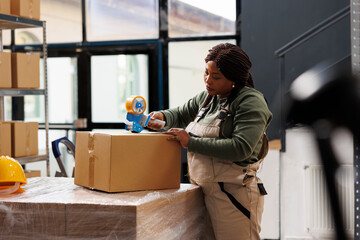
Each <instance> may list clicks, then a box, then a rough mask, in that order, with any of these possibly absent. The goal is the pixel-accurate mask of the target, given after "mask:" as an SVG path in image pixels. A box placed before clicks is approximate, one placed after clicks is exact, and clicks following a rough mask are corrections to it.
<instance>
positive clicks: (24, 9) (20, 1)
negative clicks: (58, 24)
mask: <svg viewBox="0 0 360 240" xmlns="http://www.w3.org/2000/svg"><path fill="white" fill-rule="evenodd" d="M11 14H12V15H16V16H20V17H26V18H32V19H37V20H40V0H11Z"/></svg>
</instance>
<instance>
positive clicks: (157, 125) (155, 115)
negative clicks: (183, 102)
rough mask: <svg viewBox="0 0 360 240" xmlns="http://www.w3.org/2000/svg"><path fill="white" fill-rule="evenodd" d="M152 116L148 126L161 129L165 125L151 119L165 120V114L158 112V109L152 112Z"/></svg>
mask: <svg viewBox="0 0 360 240" xmlns="http://www.w3.org/2000/svg"><path fill="white" fill-rule="evenodd" d="M150 117H151V118H150V121H149V123H148V125H147V127H148V128H150V129H153V130H159V129H161V128H162V127H163V126H162V125H161V124H160V123H157V122H151V120H155V119H158V120H161V121H164V120H165V117H164V114H162V113H161V112H157V111H156V112H151V113H150Z"/></svg>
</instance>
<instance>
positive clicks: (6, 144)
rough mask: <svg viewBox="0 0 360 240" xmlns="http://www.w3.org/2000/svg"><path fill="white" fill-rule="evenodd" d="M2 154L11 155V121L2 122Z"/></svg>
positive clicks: (0, 142) (0, 133)
mask: <svg viewBox="0 0 360 240" xmlns="http://www.w3.org/2000/svg"><path fill="white" fill-rule="evenodd" d="M0 155H4V156H11V125H10V123H0Z"/></svg>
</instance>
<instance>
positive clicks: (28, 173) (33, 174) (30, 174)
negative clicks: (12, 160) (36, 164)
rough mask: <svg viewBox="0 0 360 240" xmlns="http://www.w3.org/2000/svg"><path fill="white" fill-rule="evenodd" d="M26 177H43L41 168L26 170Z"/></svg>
mask: <svg viewBox="0 0 360 240" xmlns="http://www.w3.org/2000/svg"><path fill="white" fill-rule="evenodd" d="M24 173H25V177H26V178H33V177H41V171H40V170H24Z"/></svg>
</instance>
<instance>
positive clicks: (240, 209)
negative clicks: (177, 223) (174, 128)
mask: <svg viewBox="0 0 360 240" xmlns="http://www.w3.org/2000/svg"><path fill="white" fill-rule="evenodd" d="M198 120H199V118H198V117H197V118H196V119H195V120H194V121H193V122H191V123H190V124H189V125H188V126H187V128H186V131H187V132H190V133H191V134H194V135H197V136H199V137H210V138H217V137H219V129H220V127H219V126H220V122H221V120H220V119H216V120H215V121H214V122H213V123H212V124H210V125H208V124H206V125H204V124H200V123H198ZM262 160H263V158H261V160H259V161H258V162H256V163H254V164H251V165H249V166H247V167H241V166H239V165H237V164H235V163H233V162H231V161H225V160H221V159H218V158H213V157H209V156H204V155H201V154H197V153H192V152H188V166H189V175H190V180H191V182H192V183H194V184H197V185H199V186H201V187H202V190H203V192H204V196H205V204H206V208H207V210H208V212H209V215H210V218H211V222H212V225H213V229H214V233H215V236H216V239H217V240H223V239H231V240H234V239H236V240H253V239H260V235H259V232H260V223H261V216H262V212H263V205H264V196H263V194H266V191H265V189H264V188H263V186H262V183H261V180H260V179H259V178H258V177H257V176H256V172H257V170H258V169H259V166H260V164H261V162H262ZM258 184H259V185H260V186H258ZM260 188H261V189H262V190H263V191H261V192H262V193H260V191H259V189H260Z"/></svg>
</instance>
